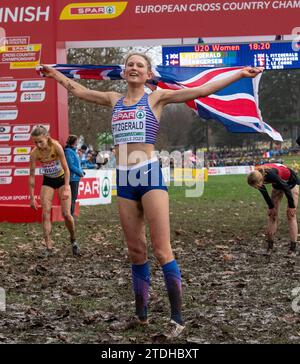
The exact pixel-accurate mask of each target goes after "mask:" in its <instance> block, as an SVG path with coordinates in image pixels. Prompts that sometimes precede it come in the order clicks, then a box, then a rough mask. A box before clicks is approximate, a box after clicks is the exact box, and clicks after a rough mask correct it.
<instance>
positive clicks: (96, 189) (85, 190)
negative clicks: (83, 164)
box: [78, 170, 112, 205]
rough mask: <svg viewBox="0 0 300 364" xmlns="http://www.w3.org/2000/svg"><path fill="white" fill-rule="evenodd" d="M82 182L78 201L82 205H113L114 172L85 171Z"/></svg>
mask: <svg viewBox="0 0 300 364" xmlns="http://www.w3.org/2000/svg"><path fill="white" fill-rule="evenodd" d="M85 172H86V175H85V176H84V178H82V179H81V180H80V183H79V189H78V200H79V204H80V205H102V204H109V203H111V190H112V171H111V170H100V171H99V170H85Z"/></svg>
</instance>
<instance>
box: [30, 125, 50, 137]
mask: <svg viewBox="0 0 300 364" xmlns="http://www.w3.org/2000/svg"><path fill="white" fill-rule="evenodd" d="M31 136H32V137H38V136H49V133H48V130H47V129H46V128H45V127H44V126H43V125H37V126H36V127H35V128H34V129H33V130H32V132H31Z"/></svg>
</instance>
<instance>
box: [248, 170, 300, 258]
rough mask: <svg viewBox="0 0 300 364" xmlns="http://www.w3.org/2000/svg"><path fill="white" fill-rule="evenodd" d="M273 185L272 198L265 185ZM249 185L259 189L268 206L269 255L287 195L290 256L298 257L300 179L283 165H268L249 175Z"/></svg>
mask: <svg viewBox="0 0 300 364" xmlns="http://www.w3.org/2000/svg"><path fill="white" fill-rule="evenodd" d="M267 183H271V184H272V192H271V197H270V196H269V194H268V191H267V188H266V186H265V184H267ZM248 184H249V185H250V186H252V187H254V188H257V189H258V190H259V191H260V192H261V194H262V195H263V197H264V199H265V201H266V203H267V204H268V208H269V209H268V226H267V243H268V249H267V253H271V251H272V249H273V245H274V236H275V233H276V230H277V226H278V210H279V205H280V202H281V200H282V197H283V194H285V196H286V198H287V200H288V207H287V220H288V224H289V232H290V239H291V243H290V249H289V253H288V255H290V256H294V255H296V245H297V236H298V224H297V216H296V211H297V206H298V195H299V184H300V181H299V178H298V176H297V174H296V172H295V171H293V170H292V169H290V168H288V167H286V166H284V165H283V164H277V163H273V164H272V163H268V164H263V165H261V166H257V167H256V168H255V171H253V172H251V173H250V174H249V175H248Z"/></svg>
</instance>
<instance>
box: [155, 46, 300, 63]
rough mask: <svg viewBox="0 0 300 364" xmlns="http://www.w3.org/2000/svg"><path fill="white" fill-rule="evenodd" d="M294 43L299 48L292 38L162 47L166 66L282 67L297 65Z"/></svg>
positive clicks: (299, 57) (298, 60)
mask: <svg viewBox="0 0 300 364" xmlns="http://www.w3.org/2000/svg"><path fill="white" fill-rule="evenodd" d="M297 46H298V51H297V50H294V49H293V44H292V42H291V41H286V42H285V41H278V42H250V43H240V44H238V43H231V44H229V43H226V44H219V43H215V44H196V45H187V46H170V47H168V46H165V47H163V48H162V56H163V65H165V66H182V67H228V66H254V67H265V69H267V70H275V69H276V70H282V69H288V68H290V69H292V68H300V45H299V43H298V44H297ZM294 48H295V44H294Z"/></svg>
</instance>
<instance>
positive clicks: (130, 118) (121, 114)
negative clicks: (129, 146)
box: [112, 107, 146, 145]
mask: <svg viewBox="0 0 300 364" xmlns="http://www.w3.org/2000/svg"><path fill="white" fill-rule="evenodd" d="M112 133H113V136H114V144H115V145H117V144H126V143H145V141H146V111H145V109H144V107H139V108H137V109H135V110H121V111H117V112H115V113H114V115H113V119H112Z"/></svg>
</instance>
